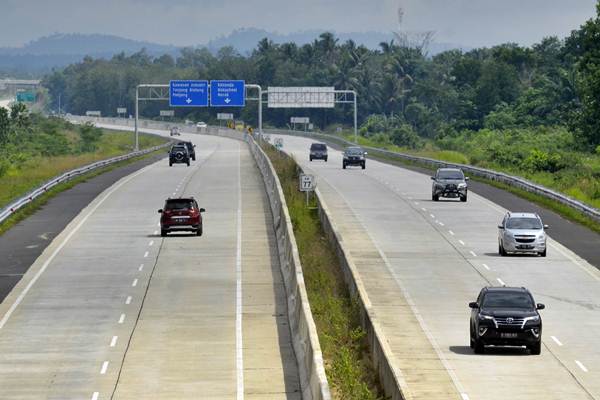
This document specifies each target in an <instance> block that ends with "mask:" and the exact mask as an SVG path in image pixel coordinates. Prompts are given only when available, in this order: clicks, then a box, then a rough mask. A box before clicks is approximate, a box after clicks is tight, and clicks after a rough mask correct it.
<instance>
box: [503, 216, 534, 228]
mask: <svg viewBox="0 0 600 400" xmlns="http://www.w3.org/2000/svg"><path fill="white" fill-rule="evenodd" d="M506 228H507V229H542V223H541V222H540V220H539V219H537V218H509V219H508V220H506Z"/></svg>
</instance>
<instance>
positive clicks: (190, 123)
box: [184, 119, 194, 125]
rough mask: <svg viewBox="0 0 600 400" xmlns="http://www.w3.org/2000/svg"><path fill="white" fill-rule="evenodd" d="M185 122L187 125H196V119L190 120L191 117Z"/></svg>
mask: <svg viewBox="0 0 600 400" xmlns="http://www.w3.org/2000/svg"><path fill="white" fill-rule="evenodd" d="M184 124H186V125H194V121H191V120H189V119H186V120H185V121H184Z"/></svg>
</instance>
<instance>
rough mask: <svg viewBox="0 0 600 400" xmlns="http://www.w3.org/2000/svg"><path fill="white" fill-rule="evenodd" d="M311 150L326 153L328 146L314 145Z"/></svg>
mask: <svg viewBox="0 0 600 400" xmlns="http://www.w3.org/2000/svg"><path fill="white" fill-rule="evenodd" d="M310 149H311V150H317V151H325V150H327V146H325V145H324V144H320V143H313V144H312V145H311V146H310Z"/></svg>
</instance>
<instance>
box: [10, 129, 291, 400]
mask: <svg viewBox="0 0 600 400" xmlns="http://www.w3.org/2000/svg"><path fill="white" fill-rule="evenodd" d="M181 138H182V139H185V140H192V141H193V142H194V143H195V144H196V145H197V147H196V152H197V161H196V162H193V163H192V165H191V166H190V167H189V168H188V167H186V166H185V165H174V166H173V167H171V168H170V167H169V166H168V162H167V160H166V159H165V160H162V161H160V162H158V163H155V164H152V165H150V166H148V167H146V168H144V169H142V170H140V171H138V172H136V173H134V174H132V175H130V176H128V177H125V178H123V179H122V180H120V181H119V182H117V183H116V184H115V185H113V186H112V187H110V188H109V189H107V190H106V191H105V192H103V193H102V194H101V195H100V196H99V197H98V198H96V199H95V200H94V201H93V202H92V203H91V204H90V205H89V206H88V207H87V208H85V209H84V210H83V211H82V212H81V214H80V215H78V216H77V217H76V218H75V219H74V220H73V221H72V222H71V223H70V224H69V225H68V226H67V228H66V229H65V230H64V231H63V232H62V233H61V234H60V235H59V236H57V237H56V239H55V240H54V241H53V242H52V243H51V244H50V245H49V246H48V248H47V249H46V250H45V251H44V252H43V254H42V255H41V256H40V257H39V258H38V259H37V260H36V262H35V263H34V264H33V265H32V266H31V268H30V269H29V271H28V272H27V273H26V274H25V276H24V277H23V279H22V280H21V281H20V282H19V284H17V286H16V287H15V288H14V290H13V291H12V292H11V293H10V294H9V295H8V296H7V298H6V299H5V300H4V302H3V303H2V304H0V398H2V399H3V400H4V399H19V400H23V399H96V400H99V399H150V398H151V399H187V398H210V399H212V398H214V399H243V398H246V399H299V398H300V387H299V378H298V369H297V363H296V359H295V355H294V353H293V349H292V344H291V338H290V331H289V325H288V319H287V305H286V296H285V291H284V288H283V286H282V285H283V283H282V277H281V273H280V268H279V264H278V260H279V259H278V257H277V246H276V241H275V238H274V232H273V227H272V222H271V214H270V210H269V208H268V201H267V199H266V193H265V190H264V184H263V182H262V178H261V176H260V173H259V172H258V169H257V168H256V166H255V163H254V160H253V158H252V155H251V154H250V152H249V150H248V149H247V147H246V145H245V144H244V143H242V142H238V141H235V140H230V139H225V138H218V137H209V136H199V135H186V134H184V135H182V136H181ZM169 196H171V197H176V196H194V197H195V198H196V199H197V201H198V203H199V205H200V207H204V208H206V213H205V214H204V218H205V219H204V235H203V236H202V237H196V236H194V235H185V234H181V235H178V234H174V235H170V236H168V237H166V238H161V237H160V233H159V227H158V224H157V223H158V220H159V214H158V213H157V210H158V209H159V208H162V206H163V203H164V200H165V199H166V198H167V197H169Z"/></svg>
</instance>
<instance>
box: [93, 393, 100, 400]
mask: <svg viewBox="0 0 600 400" xmlns="http://www.w3.org/2000/svg"><path fill="white" fill-rule="evenodd" d="M98 396H100V393H98V392H94V393H93V394H92V400H98Z"/></svg>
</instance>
